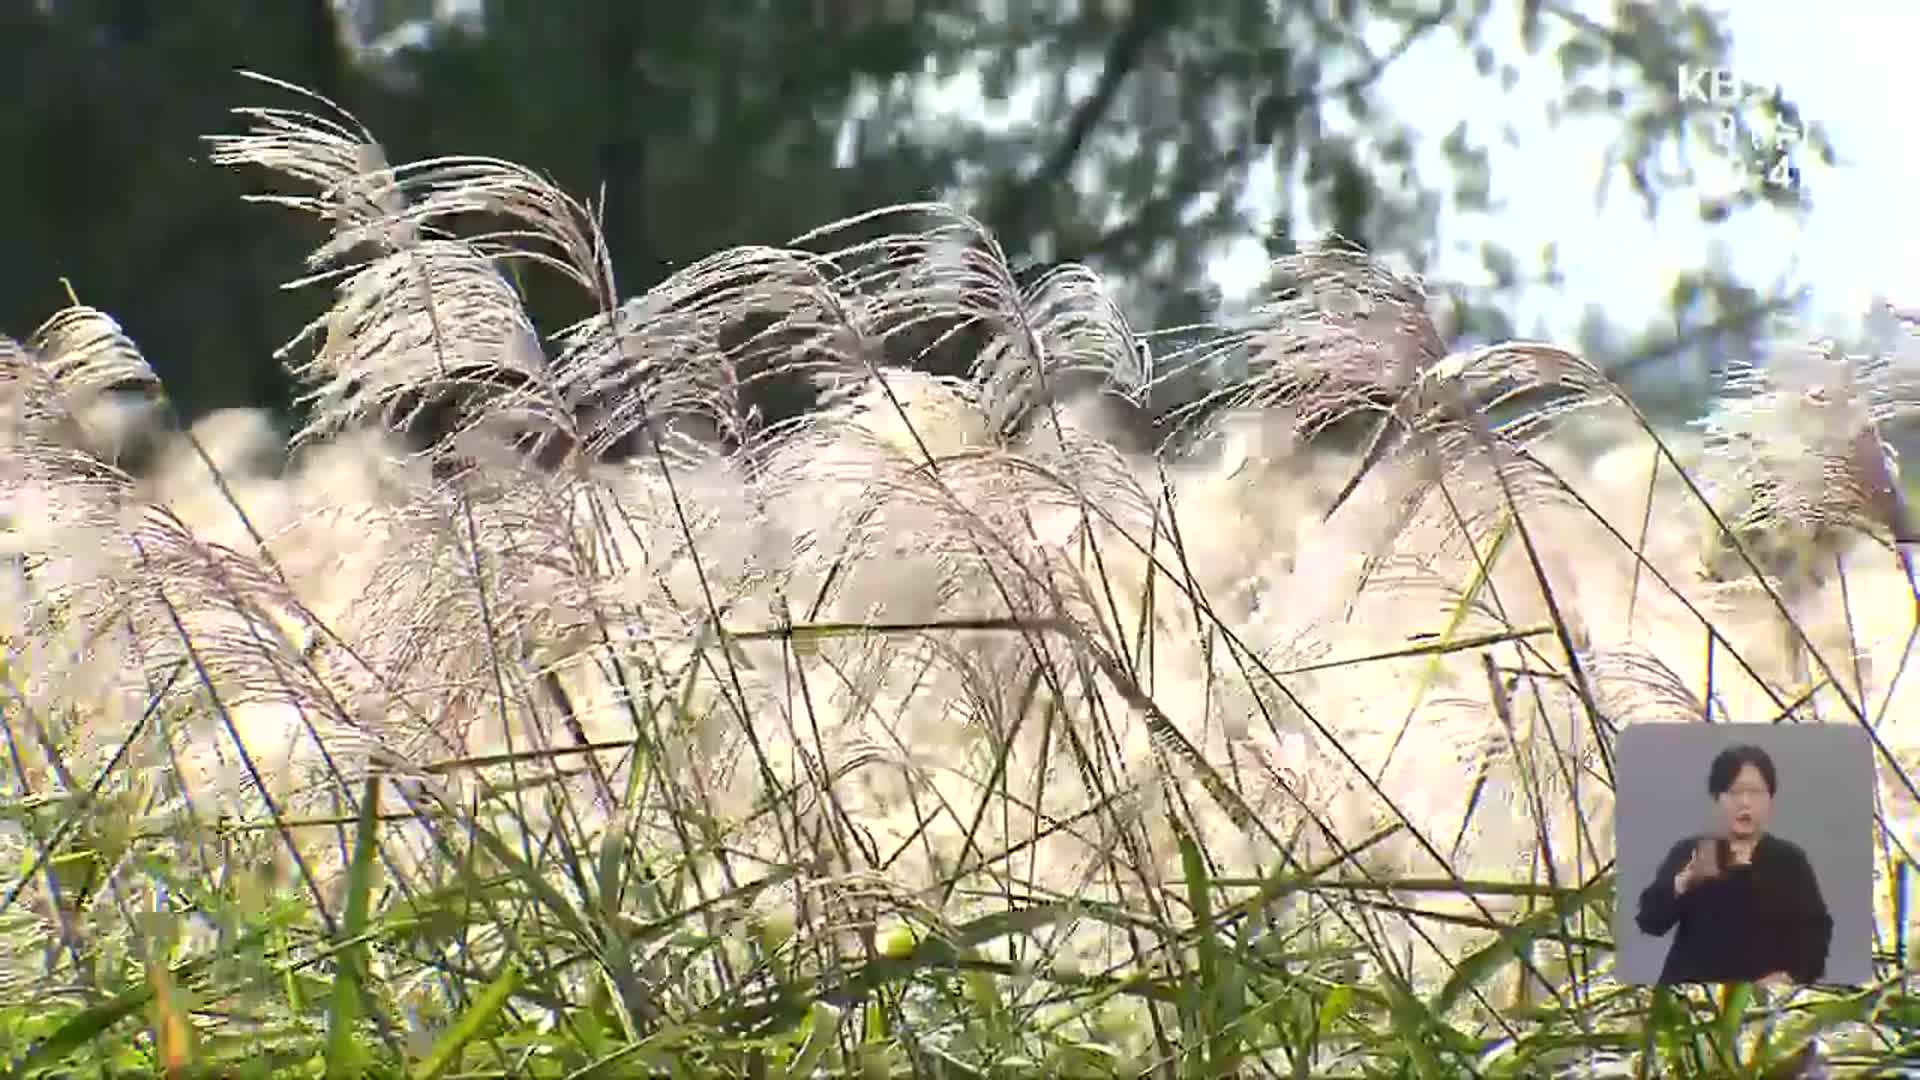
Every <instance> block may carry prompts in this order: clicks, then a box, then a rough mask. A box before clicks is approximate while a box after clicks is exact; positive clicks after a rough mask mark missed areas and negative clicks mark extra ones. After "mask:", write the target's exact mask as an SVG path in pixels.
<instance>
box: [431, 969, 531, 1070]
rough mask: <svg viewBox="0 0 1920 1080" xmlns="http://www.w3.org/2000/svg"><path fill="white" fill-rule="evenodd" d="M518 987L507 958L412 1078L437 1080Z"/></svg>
mask: <svg viewBox="0 0 1920 1080" xmlns="http://www.w3.org/2000/svg"><path fill="white" fill-rule="evenodd" d="M519 988H520V968H519V966H518V965H517V964H515V963H514V962H513V961H511V960H509V961H507V966H506V969H505V970H504V971H502V972H500V974H499V976H498V977H497V978H495V979H494V980H493V981H492V982H490V983H488V984H487V988H486V989H485V990H483V991H481V992H480V996H479V997H478V998H475V999H474V1002H473V1006H472V1007H471V1008H469V1009H468V1010H467V1011H466V1012H464V1013H462V1014H461V1015H460V1019H459V1020H458V1021H456V1022H455V1023H454V1025H453V1026H452V1027H451V1028H448V1029H447V1032H446V1034H444V1035H442V1036H440V1041H439V1042H436V1043H435V1044H434V1045H433V1050H432V1051H431V1052H430V1053H428V1054H427V1056H426V1057H425V1058H424V1059H422V1060H421V1062H420V1064H419V1066H418V1067H416V1068H415V1069H414V1070H413V1077H414V1080H438V1077H440V1076H441V1075H443V1074H444V1073H445V1072H446V1071H447V1069H449V1068H450V1067H452V1065H453V1064H454V1062H455V1061H457V1060H458V1059H459V1057H460V1053H461V1051H463V1050H465V1049H466V1048H467V1044H468V1043H470V1042H472V1041H473V1040H474V1039H475V1038H477V1037H478V1036H479V1034H480V1033H481V1032H482V1031H485V1030H486V1028H487V1025H488V1024H491V1023H492V1022H493V1020H494V1018H495V1017H497V1016H499V1015H500V1010H502V1009H504V1008H506V1006H507V999H508V998H510V997H512V996H513V992H514V991H515V990H518V989H519Z"/></svg>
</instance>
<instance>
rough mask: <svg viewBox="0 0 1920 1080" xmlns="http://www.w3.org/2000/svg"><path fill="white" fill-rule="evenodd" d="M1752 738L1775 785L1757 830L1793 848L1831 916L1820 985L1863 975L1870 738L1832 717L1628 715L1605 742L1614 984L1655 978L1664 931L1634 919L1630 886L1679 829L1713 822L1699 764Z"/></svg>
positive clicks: (1642, 878)
mask: <svg viewBox="0 0 1920 1080" xmlns="http://www.w3.org/2000/svg"><path fill="white" fill-rule="evenodd" d="M1741 743H1749V744H1752V745H1754V746H1758V747H1759V748H1761V749H1762V750H1765V751H1766V752H1767V755H1768V756H1769V757H1771V758H1773V765H1774V771H1775V772H1776V773H1778V774H1779V780H1780V785H1779V786H1780V790H1779V793H1778V794H1776V795H1775V796H1774V801H1773V818H1772V820H1771V821H1770V822H1769V823H1768V826H1767V831H1769V832H1772V833H1774V834H1776V835H1779V836H1782V837H1784V838H1786V839H1788V840H1791V841H1793V842H1794V843H1796V844H1798V845H1800V849H1801V850H1802V851H1805V852H1806V853H1807V858H1808V860H1809V861H1811V862H1812V863H1813V872H1814V876H1815V877H1817V878H1818V879H1819V881H1820V895H1821V896H1822V897H1823V898H1825V900H1826V903H1827V910H1828V912H1829V913H1831V914H1832V915H1833V945H1832V947H1831V948H1829V949H1828V951H1827V973H1826V977H1825V978H1824V979H1823V980H1822V981H1823V982H1827V983H1841V984H1851V985H1859V984H1863V983H1868V982H1871V981H1872V980H1873V785H1874V775H1873V744H1872V742H1871V741H1869V740H1868V738H1867V733H1866V732H1864V731H1862V730H1860V729H1859V728H1857V727H1852V726H1842V725H1839V724H1832V725H1828V724H1630V725H1628V726H1626V727H1624V728H1622V729H1621V730H1620V735H1619V737H1618V738H1617V739H1616V740H1615V741H1614V780H1615V785H1616V786H1615V797H1614V844H1615V854H1616V858H1617V862H1616V866H1615V869H1616V870H1617V871H1618V874H1619V876H1618V878H1617V879H1616V880H1617V881H1618V883H1619V885H1618V888H1619V891H1618V893H1617V894H1616V903H1615V904H1614V914H1613V933H1614V940H1615V941H1616V942H1618V943H1619V948H1620V954H1619V956H1618V958H1617V961H1616V968H1615V974H1616V976H1617V977H1618V978H1619V979H1620V981H1622V982H1627V983H1635V984H1640V985H1651V984H1652V983H1654V982H1655V981H1656V980H1658V979H1659V978H1660V967H1661V965H1662V964H1664V963H1665V962H1666V959H1667V947H1668V946H1669V945H1670V944H1671V943H1672V934H1671V933H1669V934H1668V935H1667V936H1666V937H1649V936H1648V935H1646V934H1643V933H1641V932H1640V928H1639V927H1638V926H1635V925H1634V922H1633V916H1634V911H1635V909H1636V908H1638V907H1639V904H1640V890H1642V889H1644V888H1646V887H1647V883H1648V882H1649V881H1651V880H1652V878H1653V875H1654V872H1655V871H1656V870H1658V869H1659V868H1660V859H1661V858H1662V857H1663V856H1665V855H1666V853H1667V851H1668V850H1669V849H1670V848H1672V847H1673V845H1674V844H1675V843H1676V842H1678V841H1679V840H1680V838H1681V837H1683V836H1686V835H1689V834H1692V833H1699V832H1704V831H1706V830H1708V829H1710V828H1714V827H1716V825H1717V822H1718V819H1717V817H1716V816H1715V807H1714V804H1713V802H1712V801H1711V799H1709V798H1708V796H1707V769H1708V767H1709V766H1710V765H1712V764H1713V756H1714V755H1715V754H1717V753H1719V752H1720V751H1721V750H1722V749H1725V748H1726V747H1729V746H1735V745H1738V744H1741Z"/></svg>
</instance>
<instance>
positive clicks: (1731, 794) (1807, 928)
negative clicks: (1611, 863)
mask: <svg viewBox="0 0 1920 1080" xmlns="http://www.w3.org/2000/svg"><path fill="white" fill-rule="evenodd" d="M1779 789H1780V781H1779V776H1778V774H1777V773H1775V771H1774V768H1773V759H1772V758H1770V757H1768V756H1767V753H1766V751H1764V750H1762V749H1760V748H1759V747H1757V746H1733V747H1729V748H1727V749H1725V750H1722V751H1720V753H1719V754H1718V755H1717V756H1716V757H1715V758H1714V759H1713V765H1712V767H1711V768H1709V769H1708V770H1707V794H1708V795H1710V796H1712V797H1713V800H1714V803H1715V805H1716V806H1717V808H1718V809H1719V812H1720V817H1721V820H1722V822H1723V828H1724V831H1723V832H1721V833H1718V834H1716V835H1706V836H1690V837H1687V838H1686V839H1684V840H1682V841H1680V842H1679V843H1677V844H1675V845H1673V850H1672V851H1669V852H1668V853H1667V857H1666V858H1665V859H1663V860H1661V863H1660V869H1659V871H1658V872H1657V873H1656V874H1654V878H1653V884H1651V885H1648V886H1647V887H1646V889H1645V890H1644V891H1642V892H1641V894H1640V912H1639V917H1638V918H1637V919H1636V920H1635V921H1636V922H1638V923H1639V925H1640V929H1641V930H1643V931H1645V932H1646V933H1648V934H1651V935H1653V936H1655V937H1658V936H1660V935H1662V934H1665V933H1666V932H1667V931H1668V930H1672V929H1674V927H1676V926H1678V927H1679V930H1678V931H1677V932H1676V933H1675V934H1674V935H1673V945H1672V947H1671V948H1669V949H1668V950H1667V962H1666V965H1665V966H1664V967H1663V968H1662V969H1661V971H1660V982H1661V983H1662V984H1670V983H1734V982H1758V983H1762V984H1765V985H1769V986H1784V985H1786V984H1788V983H1812V982H1818V981H1819V979H1820V977H1821V975H1823V974H1824V973H1825V972H1826V968H1827V948H1828V946H1829V945H1830V944H1831V942H1832V940H1833V917H1832V916H1831V915H1829V914H1828V913H1827V905H1826V901H1825V900H1823V899H1822V898H1821V896H1820V883H1819V882H1818V881H1817V880H1815V878H1814V874H1813V866H1812V864H1811V863H1809V862H1808V861H1807V855H1806V852H1804V851H1801V850H1800V848H1799V846H1798V845H1796V844H1794V843H1793V842H1792V841H1790V840H1784V839H1782V838H1780V837H1778V836H1774V835H1772V834H1771V833H1769V832H1767V831H1766V829H1767V818H1768V816H1769V815H1770V814H1771V813H1772V812H1773V797H1774V795H1775V794H1776V793H1777V792H1778V791H1779Z"/></svg>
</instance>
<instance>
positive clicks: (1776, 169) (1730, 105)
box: [1674, 64, 1807, 188]
mask: <svg viewBox="0 0 1920 1080" xmlns="http://www.w3.org/2000/svg"><path fill="white" fill-rule="evenodd" d="M1674 81H1675V84H1676V87H1677V89H1678V91H1679V95H1680V102H1681V104H1682V105H1700V106H1705V107H1706V108H1707V110H1708V115H1707V121H1708V124H1709V131H1710V135H1711V139H1712V142H1713V146H1714V148H1715V149H1716V150H1718V151H1719V153H1720V156H1721V157H1722V158H1723V159H1724V160H1725V161H1726V163H1727V164H1728V166H1730V167H1731V168H1732V170H1733V172H1734V174H1735V176H1736V177H1737V178H1738V179H1739V180H1740V182H1741V183H1743V184H1758V185H1760V186H1762V187H1771V188H1798V187H1800V184H1801V173H1800V157H1801V151H1802V149H1803V147H1804V146H1805V144H1806V138H1807V132H1806V129H1805V128H1804V127H1803V126H1801V125H1800V124H1799V123H1798V122H1797V121H1796V120H1792V119H1789V118H1788V117H1787V116H1784V115H1782V114H1781V110H1779V109H1778V108H1773V109H1767V108H1762V106H1766V105H1770V104H1771V105H1777V104H1778V103H1780V102H1781V101H1782V100H1783V99H1784V94H1783V93H1782V90H1781V88H1780V84H1779V83H1777V82H1759V81H1756V80H1752V79H1746V78H1742V77H1741V76H1739V75H1737V74H1735V73H1734V71H1733V69H1731V68H1724V67H1705V66H1695V65H1692V64H1682V65H1680V68H1679V71H1678V73H1677V75H1676V78H1675V80H1674Z"/></svg>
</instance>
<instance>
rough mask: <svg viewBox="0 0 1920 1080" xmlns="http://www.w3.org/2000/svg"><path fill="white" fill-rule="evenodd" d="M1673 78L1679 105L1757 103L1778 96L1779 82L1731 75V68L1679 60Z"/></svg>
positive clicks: (1726, 105) (1724, 105) (1732, 73)
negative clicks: (1677, 69) (1680, 62)
mask: <svg viewBox="0 0 1920 1080" xmlns="http://www.w3.org/2000/svg"><path fill="white" fill-rule="evenodd" d="M1675 81H1676V82H1678V83H1679V87H1680V103H1681V104H1683V105H1718V106H1720V107H1721V108H1732V107H1733V106H1735V105H1758V104H1760V103H1761V102H1765V101H1772V100H1773V99H1774V98H1776V97H1779V96H1780V84H1779V83H1761V82H1752V81H1749V80H1747V79H1743V78H1741V77H1740V76H1738V75H1735V74H1734V72H1733V69H1732V68H1723V67H1695V66H1694V65H1692V64H1681V65H1680V70H1679V73H1678V75H1677V77H1676V80H1675Z"/></svg>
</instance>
